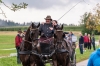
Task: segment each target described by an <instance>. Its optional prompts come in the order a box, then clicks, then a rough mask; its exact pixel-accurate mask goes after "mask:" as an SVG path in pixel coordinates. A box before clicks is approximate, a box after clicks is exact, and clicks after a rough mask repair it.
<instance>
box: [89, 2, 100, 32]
mask: <svg viewBox="0 0 100 66" xmlns="http://www.w3.org/2000/svg"><path fill="white" fill-rule="evenodd" d="M93 10H94V12H95V14H92V13H89V19H88V20H87V28H88V29H90V30H97V31H99V32H100V5H99V4H97V5H96V7H95V8H94V9H93Z"/></svg>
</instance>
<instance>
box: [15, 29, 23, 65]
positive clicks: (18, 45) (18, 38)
mask: <svg viewBox="0 0 100 66" xmlns="http://www.w3.org/2000/svg"><path fill="white" fill-rule="evenodd" d="M21 33H22V31H21V30H18V34H17V36H16V37H15V47H16V50H17V63H18V64H20V63H21V61H20V58H19V50H20V44H21V42H22V37H21Z"/></svg>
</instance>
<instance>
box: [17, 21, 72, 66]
mask: <svg viewBox="0 0 100 66" xmlns="http://www.w3.org/2000/svg"><path fill="white" fill-rule="evenodd" d="M39 26H40V23H39V24H38V25H35V24H34V23H32V24H31V26H30V27H29V28H28V30H27V32H26V35H25V40H24V41H23V43H22V44H21V47H20V52H19V54H20V60H21V62H22V65H23V66H45V63H44V62H43V58H41V53H40V50H41V48H40V47H39V46H38V45H39V44H40V43H39V41H38V37H39V29H38V27H39ZM62 29H63V25H62V26H59V27H55V32H54V42H53V44H52V48H53V49H54V51H55V52H54V53H53V54H52V56H51V57H50V59H52V64H51V65H52V66H71V64H70V54H71V46H70V44H69V43H68V42H66V41H65V39H64V37H65V35H64V33H63V30H62Z"/></svg>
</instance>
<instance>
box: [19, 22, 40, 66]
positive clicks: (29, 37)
mask: <svg viewBox="0 0 100 66" xmlns="http://www.w3.org/2000/svg"><path fill="white" fill-rule="evenodd" d="M39 25H40V23H39V24H38V25H37V26H36V25H35V24H34V23H32V24H31V26H30V27H29V28H28V30H27V32H26V35H25V40H24V41H23V43H22V45H21V47H20V48H21V49H20V50H21V52H20V60H21V62H22V65H23V66H35V65H36V64H39V63H37V60H39V57H38V56H36V55H34V54H32V53H31V52H32V51H33V50H35V51H36V45H37V44H38V35H39V31H38V27H39ZM37 66H40V65H37Z"/></svg>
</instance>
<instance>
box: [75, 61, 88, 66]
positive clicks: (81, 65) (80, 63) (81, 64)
mask: <svg viewBox="0 0 100 66" xmlns="http://www.w3.org/2000/svg"><path fill="white" fill-rule="evenodd" d="M87 63H88V60H84V61H82V62H79V63H77V64H76V66H87Z"/></svg>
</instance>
